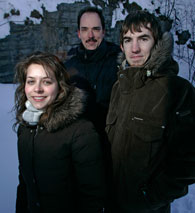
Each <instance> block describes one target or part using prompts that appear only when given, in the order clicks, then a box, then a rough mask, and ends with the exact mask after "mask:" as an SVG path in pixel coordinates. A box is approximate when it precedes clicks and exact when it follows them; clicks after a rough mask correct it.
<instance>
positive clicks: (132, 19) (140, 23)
mask: <svg viewBox="0 0 195 213" xmlns="http://www.w3.org/2000/svg"><path fill="white" fill-rule="evenodd" d="M148 24H150V26H148ZM141 27H145V28H146V29H148V30H150V31H151V32H152V35H153V37H154V40H155V43H157V42H158V40H159V39H161V37H162V31H161V27H160V22H159V21H158V19H157V17H155V15H153V14H151V13H149V12H148V11H146V10H135V11H131V12H130V13H129V15H127V17H126V18H125V21H124V22H123V25H122V27H121V31H120V44H122V45H123V37H124V34H126V33H127V32H128V31H129V30H130V31H131V33H133V32H141Z"/></svg>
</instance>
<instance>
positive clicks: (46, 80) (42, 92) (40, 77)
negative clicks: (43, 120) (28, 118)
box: [25, 64, 59, 110]
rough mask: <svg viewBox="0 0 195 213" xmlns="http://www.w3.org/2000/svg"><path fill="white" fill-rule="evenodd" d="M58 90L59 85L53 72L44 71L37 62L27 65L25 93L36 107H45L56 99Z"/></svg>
mask: <svg viewBox="0 0 195 213" xmlns="http://www.w3.org/2000/svg"><path fill="white" fill-rule="evenodd" d="M58 92H59V86H58V82H57V80H56V78H55V76H54V73H52V72H45V70H44V68H43V66H42V65H39V64H31V65H30V66H29V67H28V69H27V76H26V83H25V94H26V97H27V99H28V100H29V101H30V102H31V104H32V105H33V106H34V107H35V108H36V109H40V110H43V109H45V108H46V107H47V106H48V105H50V104H51V103H52V102H53V101H54V100H55V99H56V96H57V94H58Z"/></svg>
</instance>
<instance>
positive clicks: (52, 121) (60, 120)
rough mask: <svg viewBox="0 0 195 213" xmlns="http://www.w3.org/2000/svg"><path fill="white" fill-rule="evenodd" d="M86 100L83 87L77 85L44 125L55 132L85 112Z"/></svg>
mask: <svg viewBox="0 0 195 213" xmlns="http://www.w3.org/2000/svg"><path fill="white" fill-rule="evenodd" d="M85 100H86V95H85V93H84V92H83V91H82V90H81V89H79V88H76V87H75V88H74V89H73V91H72V92H71V93H70V94H69V96H68V97H67V99H66V101H65V102H64V103H63V104H62V105H60V106H59V107H57V108H56V109H54V110H53V112H52V113H51V116H50V118H48V119H47V120H46V121H45V122H44V123H43V125H44V127H45V128H46V129H47V130H48V131H49V132H53V131H56V130H57V129H60V128H63V127H65V126H68V125H70V124H71V123H73V122H74V121H76V120H77V119H78V118H79V117H80V116H81V114H82V113H83V112H84V108H85V104H84V102H85Z"/></svg>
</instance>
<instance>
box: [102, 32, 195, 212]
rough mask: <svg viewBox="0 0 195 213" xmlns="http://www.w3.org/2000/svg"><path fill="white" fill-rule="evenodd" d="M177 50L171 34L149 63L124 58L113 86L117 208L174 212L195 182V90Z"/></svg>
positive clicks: (110, 122)
mask: <svg viewBox="0 0 195 213" xmlns="http://www.w3.org/2000/svg"><path fill="white" fill-rule="evenodd" d="M171 53H172V37H171V36H170V34H168V33H165V34H164V35H163V38H162V40H161V41H159V42H158V44H157V45H156V46H155V48H154V49H153V51H152V53H151V57H150V58H149V60H148V61H147V63H146V64H145V66H144V67H142V68H133V67H129V66H128V65H127V63H126V61H125V60H124V61H123V63H122V65H121V67H120V70H119V72H118V81H117V82H116V83H115V85H114V86H113V90H112V95H111V103H110V106H109V112H108V116H107V127H106V131H107V134H108V137H109V140H110V142H111V144H112V159H113V167H114V185H113V186H114V190H115V194H114V196H115V202H114V203H116V206H115V209H116V212H120V213H127V212H128V213H129V212H136V213H151V212H155V213H160V212H163V213H165V212H169V211H166V210H165V209H166V208H168V206H169V203H170V202H172V201H173V200H174V199H176V198H179V197H181V196H183V195H185V194H187V192H188V185H189V184H192V183H194V182H195V143H194V138H195V137H194V130H195V89H194V87H193V86H192V85H191V84H190V83H189V82H188V81H187V80H185V79H183V78H181V77H178V76H177V73H178V65H177V63H176V62H175V61H174V60H173V59H172V57H171ZM113 212H114V211H113Z"/></svg>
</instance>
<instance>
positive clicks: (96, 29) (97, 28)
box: [93, 27, 101, 32]
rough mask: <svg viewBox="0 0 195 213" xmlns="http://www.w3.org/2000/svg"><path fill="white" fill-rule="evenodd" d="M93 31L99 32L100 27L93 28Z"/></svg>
mask: <svg viewBox="0 0 195 213" xmlns="http://www.w3.org/2000/svg"><path fill="white" fill-rule="evenodd" d="M93 30H94V31H98V32H99V31H100V30H101V28H100V27H95V28H93Z"/></svg>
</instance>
